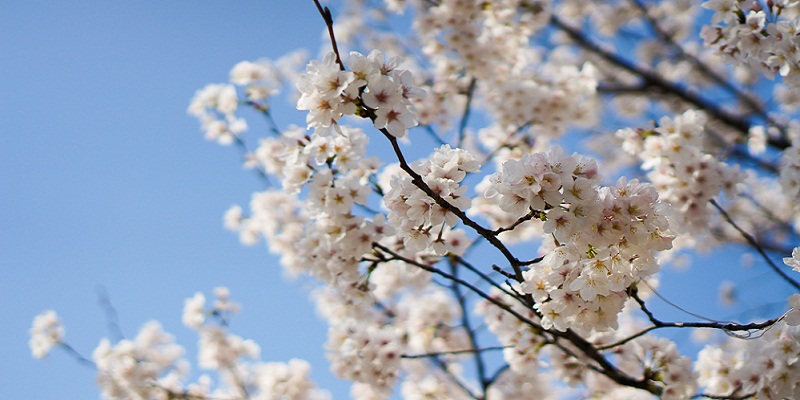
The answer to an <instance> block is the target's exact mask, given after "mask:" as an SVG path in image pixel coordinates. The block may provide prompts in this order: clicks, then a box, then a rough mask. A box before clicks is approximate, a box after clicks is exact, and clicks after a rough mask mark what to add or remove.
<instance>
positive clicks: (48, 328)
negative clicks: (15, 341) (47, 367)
mask: <svg viewBox="0 0 800 400" xmlns="http://www.w3.org/2000/svg"><path fill="white" fill-rule="evenodd" d="M30 334H31V339H30V341H29V342H28V344H29V345H30V348H31V353H33V356H34V357H36V358H44V357H46V356H47V354H48V353H50V350H51V349H52V348H53V346H55V345H58V344H60V343H61V339H63V338H64V327H62V326H61V321H60V320H59V319H58V315H57V314H56V312H55V311H53V310H47V311H45V312H43V313H41V314H39V315H37V316H36V318H34V319H33V326H31V330H30Z"/></svg>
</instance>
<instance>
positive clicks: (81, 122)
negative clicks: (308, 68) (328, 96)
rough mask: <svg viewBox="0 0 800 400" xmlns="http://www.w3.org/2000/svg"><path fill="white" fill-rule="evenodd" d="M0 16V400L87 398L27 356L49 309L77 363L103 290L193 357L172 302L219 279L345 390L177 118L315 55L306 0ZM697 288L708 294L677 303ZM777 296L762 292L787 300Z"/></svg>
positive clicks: (692, 284)
mask: <svg viewBox="0 0 800 400" xmlns="http://www.w3.org/2000/svg"><path fill="white" fill-rule="evenodd" d="M68 3H69V4H68ZM0 19H1V20H2V22H0V55H1V56H0V153H1V154H0V171H1V172H0V187H2V190H0V317H1V319H0V321H2V323H0V339H2V345H0V399H34V400H38V399H92V398H97V397H98V395H97V389H96V387H95V385H94V372H93V371H92V370H90V369H88V368H84V367H81V366H80V365H78V364H77V363H75V362H74V361H73V360H72V359H71V358H69V357H68V356H66V355H65V354H64V353H63V352H55V353H54V354H52V355H51V356H50V357H49V358H48V359H46V360H44V361H38V360H34V359H32V358H31V356H30V351H29V350H28V346H27V340H28V335H27V332H28V329H29V327H30V324H31V320H32V318H33V317H34V316H35V315H36V314H38V313H40V312H41V311H43V310H46V309H55V310H56V311H57V312H58V313H59V315H60V316H61V317H62V319H63V321H64V324H65V326H66V329H67V336H66V338H67V340H68V341H69V342H70V343H71V344H73V345H74V346H75V347H76V348H77V349H78V350H80V351H81V352H83V353H84V354H85V355H87V356H90V355H91V351H92V350H93V349H94V347H95V346H96V345H97V343H98V342H99V340H100V338H101V337H104V336H108V335H109V334H110V333H109V331H108V329H107V327H106V318H105V315H104V313H103V310H102V308H101V307H100V306H99V305H98V296H97V287H98V286H103V287H104V288H105V290H106V291H107V292H108V294H109V295H110V299H111V302H112V303H113V305H114V306H115V307H116V309H117V311H118V314H119V320H120V324H121V327H122V330H123V331H124V333H125V334H126V335H127V336H129V337H132V336H134V335H135V334H136V332H137V331H138V329H139V327H140V326H141V325H142V324H143V323H144V322H146V321H148V320H150V319H157V320H160V321H161V322H162V323H163V324H164V326H165V329H166V330H167V331H169V332H171V333H172V334H174V335H176V336H177V337H178V341H179V342H180V343H181V344H183V345H185V346H186V347H187V351H188V353H189V355H190V356H193V355H194V349H195V342H196V337H195V335H194V334H193V333H192V332H190V331H189V330H188V329H187V328H184V327H183V326H182V325H181V324H180V315H181V308H182V305H183V300H184V299H185V298H186V297H189V296H191V295H192V294H193V293H194V292H196V291H203V292H205V293H207V294H209V293H210V291H211V289H212V288H213V287H215V286H220V285H224V286H228V287H229V288H231V290H232V292H233V297H234V299H235V300H237V301H239V302H240V303H242V304H243V305H244V307H243V312H242V314H240V315H239V316H238V317H237V318H236V319H235V320H234V322H233V331H234V332H236V333H239V334H241V335H242V336H244V337H246V338H251V339H254V340H256V341H257V342H259V343H260V344H261V345H262V358H263V359H264V360H268V361H285V360H288V359H289V358H291V357H300V358H305V359H308V360H309V361H311V362H312V364H313V365H314V376H315V378H316V379H317V381H318V383H320V385H321V386H323V387H325V388H328V389H330V390H331V391H332V392H333V393H334V397H335V398H343V397H346V393H347V390H348V389H347V388H348V384H346V383H344V382H341V381H338V380H336V379H335V378H333V377H332V376H331V374H330V373H329V372H328V367H327V363H326V362H325V359H324V352H323V350H322V345H323V344H324V342H325V333H326V327H325V326H324V324H323V323H322V322H321V321H320V320H319V319H318V318H317V317H316V316H315V314H314V311H313V306H312V305H311V303H310V302H309V300H308V299H307V295H306V289H305V288H304V284H302V283H295V284H287V283H286V282H287V281H286V280H285V279H284V278H282V276H281V273H280V269H279V267H278V265H277V260H276V258H274V257H272V256H270V255H269V254H268V252H267V251H266V249H265V248H264V247H263V246H259V247H253V248H246V247H243V246H241V245H240V244H239V243H238V238H237V237H236V235H234V234H232V233H230V232H227V231H225V230H224V229H223V227H222V214H223V212H224V211H225V210H226V209H227V208H228V207H229V206H230V205H231V204H233V203H240V204H246V203H247V202H248V200H249V196H250V193H251V192H253V191H254V190H257V189H259V181H258V180H257V179H256V177H255V176H253V175H252V174H249V173H247V172H245V171H243V170H242V168H241V167H240V163H239V158H238V155H237V153H236V151H235V150H234V149H232V148H231V149H224V148H220V147H219V146H217V145H215V144H212V143H209V142H206V141H204V140H203V139H202V133H201V132H200V131H199V127H198V123H197V121H195V120H194V119H193V118H191V117H189V116H187V115H186V107H187V105H188V102H189V100H190V98H191V97H192V95H193V94H194V92H195V90H197V89H199V88H200V87H202V86H203V85H205V84H206V83H211V82H219V81H224V80H225V79H227V74H228V70H229V69H230V67H231V66H233V65H234V64H235V63H236V62H238V61H241V60H253V59H258V58H261V57H269V58H277V57H279V56H281V55H283V54H285V53H287V52H289V51H291V50H293V49H296V48H298V47H305V48H308V49H311V51H312V54H313V53H314V52H316V50H317V49H318V48H319V45H320V39H321V37H322V35H321V33H322V28H323V26H322V23H321V20H320V18H319V16H318V15H317V14H316V10H315V8H314V6H313V3H312V2H311V1H310V0H308V1H291V0H284V1H274V0H272V1H265V0H248V1H244V0H242V1H201V0H191V1H189V0H175V1H168V2H164V1H136V2H123V1H108V0H104V1H99V0H97V1H89V0H87V1H81V2H64V1H37V0H27V1H16V2H14V1H5V2H0ZM286 111H287V113H289V112H290V109H289V108H287V109H286ZM276 118H277V119H278V121H279V123H280V124H281V125H286V124H288V123H290V122H295V123H297V122H302V119H297V118H292V119H291V120H290V119H288V118H286V119H282V116H281V115H280V114H279V113H276ZM252 127H253V129H258V128H259V126H258V125H256V124H252ZM704 260H705V261H704V262H703V263H704V264H705V263H707V265H706V268H705V269H696V270H693V272H691V273H690V274H691V275H687V274H685V273H683V274H682V273H677V274H673V275H668V276H667V277H665V278H664V281H663V285H662V287H663V290H664V292H665V293H667V294H669V295H671V296H670V297H671V298H672V299H674V300H675V301H676V302H678V303H679V304H681V305H684V306H692V305H693V304H695V305H696V304H698V302H702V303H705V304H709V303H711V302H713V300H714V298H715V296H716V295H715V289H716V286H717V284H718V280H717V278H716V277H717V276H721V275H724V274H726V273H730V272H731V271H734V270H738V268H739V267H738V265H737V263H736V259H735V258H733V259H732V258H730V257H728V258H720V257H717V256H714V255H711V256H708V257H706V258H705V259H704ZM761 267H763V266H761V265H757V266H756V268H754V270H753V271H751V272H750V273H749V276H751V277H755V278H754V279H753V280H750V281H749V282H750V283H749V284H748V285H747V287H748V289H747V290H749V291H750V292H751V293H750V295H751V296H752V295H755V296H754V297H759V296H758V294H759V293H763V292H764V291H767V290H770V288H771V287H774V286H772V285H775V281H774V280H772V279H771V278H770V279H766V278H763V276H764V275H763V274H762V273H760V272H758V271H759V270H758V268H761ZM760 271H764V269H760ZM712 276H713V277H714V278H711V277H712ZM686 278H689V279H686ZM747 279H749V278H747ZM745 281H746V280H745V278H739V282H740V283H741V282H745ZM777 285H779V284H777ZM698 288H703V289H705V293H706V294H705V295H704V296H705V297H702V296H694V295H692V296H691V297H690V296H687V295H688V294H689V293H693V292H694V290H697V289H698ZM784 289H785V288H783V287H782V286H781V289H780V290H778V291H777V292H773V296H772V297H774V298H770V299H768V300H770V301H773V300H775V301H781V299H785V296H788V293H789V291H788V290H784ZM784 292H785V293H784ZM781 307H782V306H780V305H779V306H778V308H779V309H780V308H781ZM655 308H656V309H662V310H664V309H665V307H663V306H661V307H660V306H658V305H656V306H655ZM689 308H692V307H689ZM693 309H696V308H693ZM672 311H674V310H672ZM709 312H711V313H716V314H715V316H718V317H725V316H727V315H729V314H731V313H733V311H732V310H727V311H724V310H720V309H711V311H709ZM673 315H676V317H677V316H678V314H674V313H673Z"/></svg>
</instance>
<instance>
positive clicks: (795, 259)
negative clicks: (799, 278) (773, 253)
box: [783, 247, 800, 272]
mask: <svg viewBox="0 0 800 400" xmlns="http://www.w3.org/2000/svg"><path fill="white" fill-rule="evenodd" d="M783 263H784V264H786V265H788V266H790V267H792V269H793V270H795V271H797V272H800V247H795V248H794V250H792V256H791V257H785V258H784V259H783Z"/></svg>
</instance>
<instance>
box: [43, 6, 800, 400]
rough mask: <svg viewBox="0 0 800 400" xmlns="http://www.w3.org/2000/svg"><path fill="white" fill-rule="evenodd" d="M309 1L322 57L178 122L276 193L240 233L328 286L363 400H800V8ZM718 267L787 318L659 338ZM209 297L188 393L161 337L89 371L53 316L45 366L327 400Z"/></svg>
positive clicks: (318, 297)
mask: <svg viewBox="0 0 800 400" xmlns="http://www.w3.org/2000/svg"><path fill="white" fill-rule="evenodd" d="M313 1H314V3H315V5H316V7H317V9H318V11H319V14H320V16H321V19H320V20H319V21H320V25H319V26H320V27H322V28H324V30H325V32H326V41H325V43H324V44H323V47H322V48H323V50H322V51H321V53H320V56H319V57H311V59H310V60H309V57H307V56H306V53H304V52H301V51H299V52H296V53H292V54H288V55H286V56H285V57H283V58H280V59H277V60H258V61H243V62H241V63H239V64H236V65H235V66H233V68H232V69H231V72H230V77H229V81H228V82H226V83H219V84H211V85H208V86H206V87H204V88H202V89H201V90H199V91H198V92H197V93H196V95H195V97H194V98H193V99H192V101H191V105H190V106H189V113H190V114H191V115H194V116H196V117H197V118H198V119H199V120H200V123H201V126H202V130H203V132H204V133H205V136H206V138H207V139H209V140H213V141H216V142H218V143H220V144H222V145H226V146H227V145H230V146H233V147H235V148H237V149H239V150H240V151H241V153H242V155H243V162H244V164H245V166H246V167H248V168H249V169H251V170H252V171H253V172H254V173H256V174H258V175H259V176H261V177H262V178H263V181H264V184H265V188H264V189H263V190H260V191H258V192H255V193H254V194H253V196H252V199H251V201H250V204H249V205H248V206H247V207H239V206H235V207H232V208H231V209H230V210H228V211H227V212H226V213H225V216H224V219H225V224H226V226H227V227H228V228H229V229H231V230H233V231H235V232H237V233H238V234H239V237H240V238H241V241H242V242H243V243H245V244H249V245H252V244H257V243H260V242H262V241H263V242H265V243H266V244H267V246H268V248H269V250H270V251H272V252H274V253H276V254H278V255H279V256H280V258H281V264H282V267H283V268H284V269H285V271H286V272H288V273H289V274H291V275H305V276H310V277H312V278H313V279H314V280H315V281H317V282H318V286H317V288H316V290H315V291H314V293H313V297H314V299H315V301H316V303H317V305H318V311H319V313H320V314H321V315H322V316H324V318H325V319H326V320H327V322H328V323H329V326H330V329H329V331H328V343H327V345H326V346H325V349H324V351H325V352H326V354H327V357H328V359H329V361H330V368H331V370H332V371H333V372H334V373H335V374H336V375H337V376H339V377H341V378H344V379H348V380H351V381H352V382H353V384H352V388H351V392H350V393H349V396H351V397H352V398H356V399H386V398H390V397H392V396H395V397H402V398H408V399H432V398H435V399H520V398H532V399H549V398H554V399H555V398H597V399H600V398H603V399H615V398H619V399H639V398H642V399H649V398H664V399H689V398H712V399H746V398H758V399H784V398H800V362H799V361H798V360H799V359H800V331H798V330H797V328H796V326H797V325H800V283H799V282H798V277H800V275H796V273H797V272H800V247H797V246H798V245H799V244H800V240H798V238H799V237H798V233H800V123H798V121H800V120H798V119H797V116H798V114H797V111H798V109H799V108H800V50H799V49H800V47H798V45H799V44H800V39H799V38H800V31H799V30H798V26H800V2H797V1H793V0H774V1H773V0H769V1H754V0H747V1H743V0H709V1H706V2H704V3H696V2H694V1H690V0H665V1H645V0H615V1H607V2H588V1H579V0H561V1H546V0H492V1H488V0H486V1H478V0H385V1H367V0H349V1H341V2H340V1H337V2H333V4H331V5H330V7H332V8H334V9H335V10H336V11H337V12H336V13H334V12H332V11H331V9H330V8H328V7H326V6H323V5H322V4H320V3H319V2H318V1H317V0H313ZM286 100H288V101H291V102H293V103H294V104H296V108H297V109H298V110H302V111H304V112H305V115H306V120H305V123H301V124H299V125H289V124H286V123H285V122H284V120H285V118H283V116H282V115H276V114H275V113H273V107H272V105H273V104H276V102H280V101H286ZM253 111H255V113H254V112H253ZM256 114H258V115H260V117H259V118H255V119H254V118H249V119H248V117H247V116H250V117H252V116H253V115H256ZM574 150H579V151H580V152H573V151H574ZM709 250H712V251H726V252H731V251H738V252H741V253H745V252H753V253H755V254H757V258H755V259H754V260H752V262H753V264H756V265H755V268H763V269H764V270H765V271H768V272H769V274H770V276H771V277H772V281H771V283H770V285H771V286H773V287H775V288H782V289H781V290H786V291H787V292H788V293H790V296H788V298H786V297H784V298H782V303H781V305H780V306H779V307H777V308H776V307H772V308H767V309H765V310H766V311H763V312H761V313H759V314H758V315H757V316H755V318H754V317H753V316H750V317H749V318H747V319H744V318H743V319H740V320H738V321H728V320H725V321H723V320H721V318H715V317H714V316H700V315H697V314H696V313H691V312H688V314H686V315H687V317H686V319H683V320H671V319H667V318H666V317H664V316H662V315H659V313H658V312H656V311H654V310H653V308H652V306H651V304H652V302H653V301H654V299H656V298H657V297H663V296H662V295H661V294H660V292H659V290H660V287H659V278H660V277H661V276H662V275H663V274H666V273H669V271H668V270H667V267H669V266H672V265H675V264H678V263H680V262H681V257H682V255H685V254H691V253H694V252H698V251H709ZM698 267H699V266H697V265H690V266H688V268H698ZM709 279H710V280H711V279H713V278H711V277H710V278H709ZM719 284H720V282H714V283H713V284H711V285H709V290H714V289H715V288H716V287H717V286H718V285H719ZM213 295H214V299H213V301H209V300H207V299H206V297H205V295H204V294H202V293H197V294H195V295H194V296H193V297H190V298H188V299H187V300H186V303H185V305H184V314H183V323H184V324H185V325H186V326H187V327H189V328H191V329H193V330H195V331H197V333H198V336H199V343H200V344H199V349H200V350H199V354H198V355H197V357H196V367H195V368H197V369H200V370H201V371H204V372H206V373H205V374H203V375H200V376H199V377H196V378H195V377H194V375H191V374H190V365H191V362H190V361H188V360H189V359H188V358H186V357H185V355H184V352H183V348H182V347H181V346H180V345H178V344H177V343H174V340H173V338H172V337H171V336H170V335H169V334H167V333H165V332H163V330H162V329H161V327H160V325H159V324H158V323H157V322H151V323H148V324H146V325H145V326H144V327H142V329H141V331H140V332H139V334H138V336H136V337H135V338H133V339H124V340H121V341H119V342H117V343H112V342H110V341H109V340H106V339H104V340H103V341H102V342H101V343H100V345H99V346H98V347H97V348H96V349H95V350H94V352H93V354H92V356H91V359H89V358H88V357H83V356H81V355H80V354H79V353H78V352H77V351H76V350H74V349H73V348H72V347H70V345H69V344H68V343H67V342H66V341H65V340H64V328H63V327H62V324H61V321H60V320H59V318H58V316H57V315H56V313H55V312H53V311H47V312H45V313H43V314H41V315H39V316H37V317H36V318H35V320H34V323H33V327H32V328H31V341H30V345H31V349H32V352H33V355H34V356H35V357H44V356H46V355H47V354H48V352H49V351H51V349H52V348H54V347H57V348H61V349H62V350H65V351H67V352H69V353H71V354H73V355H74V356H75V357H76V359H78V360H79V361H81V362H84V363H88V364H91V365H93V366H94V367H95V368H96V369H97V374H98V386H99V388H100V391H101V393H102V396H103V397H104V398H108V399H325V398H331V394H329V393H327V392H326V391H324V390H323V389H320V388H317V387H316V385H315V384H314V383H313V382H312V381H311V379H310V365H309V364H308V363H307V362H305V361H302V360H291V361H289V362H286V363H280V362H263V361H261V360H260V359H259V346H258V345H257V344H256V343H254V342H253V341H251V340H247V339H244V338H242V337H240V336H237V335H236V334H234V333H232V332H231V331H230V329H229V326H228V322H229V321H230V319H231V318H232V317H233V316H234V314H236V313H237V312H238V305H237V304H236V303H235V302H233V301H232V300H231V295H230V293H229V292H228V290H227V289H225V288H218V289H216V290H215V291H214V294H213ZM687 295H689V296H691V293H689V294H687ZM664 300H666V301H668V302H669V299H664ZM669 304H674V303H672V302H670V303H669ZM676 307H677V306H676ZM675 330H693V331H694V332H695V335H694V336H695V337H696V339H697V340H704V342H703V343H702V347H701V349H700V350H699V351H698V352H691V353H687V352H686V350H685V347H687V346H683V345H682V344H681V343H678V342H675V341H673V340H671V339H670V338H669V337H668V336H669V332H671V331H675ZM342 396H344V394H337V395H336V397H337V398H338V397H342Z"/></svg>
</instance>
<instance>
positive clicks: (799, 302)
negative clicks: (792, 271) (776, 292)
mask: <svg viewBox="0 0 800 400" xmlns="http://www.w3.org/2000/svg"><path fill="white" fill-rule="evenodd" d="M789 305H790V306H792V309H791V310H789V312H787V313H786V316H785V317H784V318H783V321H784V322H786V324H787V325H791V326H797V325H800V294H798V293H795V294H793V295H791V296H789Z"/></svg>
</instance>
